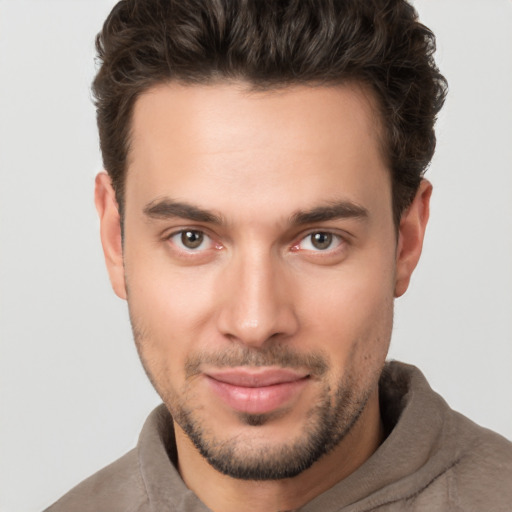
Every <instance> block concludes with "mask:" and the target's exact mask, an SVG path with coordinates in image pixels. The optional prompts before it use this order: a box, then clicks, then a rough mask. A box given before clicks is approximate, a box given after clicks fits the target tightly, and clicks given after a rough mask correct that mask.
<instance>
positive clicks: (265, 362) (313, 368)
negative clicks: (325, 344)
mask: <svg viewBox="0 0 512 512" xmlns="http://www.w3.org/2000/svg"><path fill="white" fill-rule="evenodd" d="M203 365H211V366H214V367H216V368H233V367H239V366H251V367H261V366H278V367H280V368H293V369H301V370H304V369H306V370H307V371H308V373H309V374H310V375H312V376H314V377H321V376H322V375H324V374H325V373H326V372H327V370H328V369H329V365H328V364H327V358H326V356H325V355H324V354H323V353H322V352H311V353H300V352H297V351H296V350H293V349H291V348H290V347H288V346H286V345H279V344H275V345H271V346H269V347H265V348H261V349H254V348H248V347H246V346H243V345H236V346H233V347H231V348H229V349H227V350H222V351H215V352H200V353H197V354H193V355H190V356H189V357H188V358H187V359H186V361H185V376H186V377H187V378H189V377H194V376H195V375H198V374H199V373H201V367H202V366H203Z"/></svg>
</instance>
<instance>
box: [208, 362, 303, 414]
mask: <svg viewBox="0 0 512 512" xmlns="http://www.w3.org/2000/svg"><path fill="white" fill-rule="evenodd" d="M204 375H205V377H206V379H207V381H208V384H209V386H210V389H211V390H212V391H213V392H214V394H215V395H217V396H218V397H219V398H220V399H221V400H222V401H223V402H224V403H225V404H226V405H227V406H228V407H229V408H231V409H234V410H235V411H238V412H243V413H246V414H265V413H270V412H272V411H275V410H277V409H279V408H282V407H284V406H286V405H287V404H289V403H290V402H291V401H292V400H293V399H294V398H296V397H297V396H298V395H299V394H300V392H301V391H302V389H303V388H304V386H306V384H307V383H308V381H309V380H310V375H309V374H307V373H304V372H300V371H297V370H291V369H286V368H257V369H251V368H230V369H223V370H212V371H207V372H205V374H204Z"/></svg>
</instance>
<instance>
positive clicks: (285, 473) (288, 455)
mask: <svg viewBox="0 0 512 512" xmlns="http://www.w3.org/2000/svg"><path fill="white" fill-rule="evenodd" d="M334 395H335V398H334V404H332V403H331V396H332V394H331V392H330V389H329V388H328V387H325V388H324V391H323V392H322V393H321V396H322V397H323V398H322V399H321V400H320V402H319V403H317V404H316V405H315V406H314V407H312V408H311V409H310V411H309V412H308V414H307V418H306V421H305V424H304V426H303V428H302V431H301V433H300V435H298V436H297V438H296V439H294V440H292V441H289V442H286V443H284V444H280V445H278V446H275V445H272V444H270V443H269V444H267V445H265V444H262V443H261V442H258V443H255V444H253V443H252V440H253V438H252V436H251V435H250V433H249V434H248V435H247V436H244V437H243V438H238V439H237V438H233V439H223V440H219V439H216V438H215V436H213V435H212V434H210V433H208V431H207V430H206V429H205V428H204V425H203V424H204V419H203V418H201V415H200V412H199V411H195V410H194V409H192V408H190V407H187V405H186V404H185V401H181V400H180V401H179V403H177V404H175V405H174V406H173V407H172V408H170V410H171V413H172V414H173V418H174V420H175V421H176V423H177V424H178V425H179V426H180V428H181V429H182V430H183V431H184V432H185V434H186V435H187V436H188V437H189V439H190V440H191V441H192V443H193V444H194V445H195V447H196V448H197V450H198V451H199V453H200V454H201V455H202V456H203V457H204V458H205V459H206V460H207V461H208V462H209V463H210V465H211V466H213V467H214V468H215V469H216V470H217V471H219V472H221V473H223V474H225V475H228V476H230V477H232V478H238V479H242V480H260V481H263V480H280V479H283V478H292V477H295V476H297V475H299V474H300V473H302V472H303V471H305V470H306V469H308V468H310V467H311V466H312V465H313V464H314V463H315V462H316V461H318V460H319V459H320V458H321V457H322V456H324V455H325V454H327V453H329V452H330V451H331V450H332V449H333V448H335V447H336V446H337V445H338V444H339V443H340V442H341V441H342V439H343V438H344V437H345V435H346V434H347V433H348V432H349V431H350V430H351V428H352V427H353V426H354V424H355V423H356V422H357V420H358V418H359V416H360V415H361V413H362V411H363V410H364V408H365V406H366V403H367V401H368V399H369V395H370V393H365V394H364V395H363V396H362V397H359V398H356V397H355V396H353V395H354V394H353V393H352V391H351V387H350V386H347V385H346V384H345V382H340V383H339V385H338V387H337V389H336V391H335V393H334ZM169 405H171V404H167V406H168V408H169ZM283 414H286V411H283ZM279 415H280V414H279V413H269V414H247V413H240V414H238V419H239V421H240V423H242V424H245V425H248V426H251V427H255V428H257V427H263V426H265V425H266V424H268V423H270V422H272V421H274V420H276V419H277V417H278V416H279Z"/></svg>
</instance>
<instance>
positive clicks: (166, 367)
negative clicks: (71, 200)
mask: <svg viewBox="0 0 512 512" xmlns="http://www.w3.org/2000/svg"><path fill="white" fill-rule="evenodd" d="M135 256H136V254H127V256H126V263H125V265H126V282H127V293H128V304H129V309H130V319H131V322H132V327H133V331H134V337H135V341H136V343H137V349H138V351H139V354H140V357H141V359H142V362H143V364H144V367H145V369H146V371H147V373H148V374H149V375H150V376H151V378H152V381H153V384H154V385H155V387H157V389H159V390H161V389H162V388H169V387H174V388H175V389H177V387H178V386H179V383H180V382H182V381H183V379H184V362H185V360H186V357H187V355H188V354H189V353H190V352H193V351H194V350H197V348H198V346H199V341H200V340H201V339H204V338H205V336H204V335H202V333H203V331H204V329H205V326H206V325H207V324H208V318H210V317H211V309H212V308H211V304H212V290H215V287H214V286H213V284H212V283H210V281H211V277H209V276H208V275H207V273H206V272H202V271H201V269H194V270H191V269H187V268H185V269H180V268H178V269H177V268H172V267H171V266H169V265H165V264H162V263H161V262H159V261H158V260H157V259H153V260H151V259H150V258H148V257H144V255H141V254H139V255H138V256H141V258H137V259H135Z"/></svg>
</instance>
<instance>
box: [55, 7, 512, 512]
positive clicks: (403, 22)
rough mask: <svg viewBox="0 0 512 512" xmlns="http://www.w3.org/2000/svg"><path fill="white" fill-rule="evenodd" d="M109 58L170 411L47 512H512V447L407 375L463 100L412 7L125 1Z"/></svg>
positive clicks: (129, 202) (159, 380)
mask: <svg viewBox="0 0 512 512" xmlns="http://www.w3.org/2000/svg"><path fill="white" fill-rule="evenodd" d="M97 46H98V51H99V57H100V60H101V62H102V65H101V68H100V70H99V72H98V75H97V77H96V80H95V82H94V92H95V95H96V99H97V109H98V126H99V131H100V141H101V148H102V152H103V158H104V164H105V169H106V171H107V173H103V174H100V175H99V176H98V177H97V180H96V206H97V209H98V213H99V216H100V222H101V238H102V244H103V249H104V253H105V259H106V263H107V267H108V270H109V275H110V279H111V282H112V286H113V288H114V291H115V292H116V294H117V295H119V296H120V297H122V298H124V299H126V300H127V301H128V306H129V311H130V318H131V322H132V327H133V333H134V338H135V341H136V345H137V349H138V351H139V354H140V357H141V360H142V363H143V365H144V368H145V370H146V372H147V374H148V377H149V378H150V380H151V382H152V383H153V385H154V387H155V389H156V390H157V391H158V393H159V394H160V396H161V397H162V400H163V402H164V405H162V406H161V407H159V408H158V409H157V410H155V411H154V412H153V413H152V414H151V416H150V417H149V418H148V420H147V422H146V425H145V426H144V429H143V431H142V433H141V436H140V441H139V444H138V447H137V449H136V450H134V451H132V452H130V453H128V454H127V455H125V456H124V457H123V458H121V459H120V460H118V461H117V462H115V463H113V464H112V465H111V466H109V467H107V468H105V469H104V470H102V471H100V472H99V473H97V474H96V475H94V476H92V477H91V478H90V479H88V480H86V481H85V482H83V483H82V484H80V485H79V486H78V487H76V488H75V489H73V490H72V491H71V492H70V493H69V494H68V495H66V496H65V497H63V498H62V499H61V500H60V501H59V502H57V503H56V504H55V505H54V506H53V507H50V509H49V510H51V511H59V510H73V511H75V510H77V511H79V510H95V511H99V510H109V511H114V510H119V511H121V510H123V511H124V510H137V511H146V510H158V511H163V510H186V511H205V510H209V509H210V510H214V511H223V512H224V511H227V512H230V511H235V510H236V511H278V510H299V509H300V510H304V511H317V510H321V511H335V510H336V511H339V510H347V511H348V510H382V511H384V510H457V509H460V510H503V511H505V510H509V509H510V503H511V502H512V491H511V490H510V487H511V486H510V483H511V481H512V446H511V444H510V443H509V442H508V441H506V440H505V439H503V438H501V437H499V436H498V435H496V434H493V433H491V432H489V431H486V430H484V429H482V428H480V427H478V426H476V425H474V424H473V423H471V422H470V421H469V420H467V419H466V418H463V417H462V416H460V415H458V414H457V413H455V412H454V411H452V410H450V409H449V408H448V406H447V405H446V404H445V402H444V401H443V400H442V399H441V398H440V397H439V396H438V395H436V394H435V393H434V392H433V391H432V390H431V389H430V388H429V386H428V384H427V383H426V381H425V379H424V377H423V376H422V375H421V373H420V372H419V371H418V370H417V369H415V368H413V367H409V366H407V365H403V364H400V363H389V364H386V363H385V359H386V354H387V350H388V346H389V342H390V338H391V329H392V318H393V300H394V298H395V297H398V296H400V295H402V294H403V293H405V291H406V289H407V287H408V284H409V280H410V277H411V274H412V272H413V270H414V268H415V266H416V264H417V262H418V260H419V257H420V253H421V248H422V242H423V237H424V233H425V228H426V224H427V221H428V214H429V199H430V194H431V190H432V187H431V185H430V184H429V183H428V181H426V180H424V179H423V178H422V176H423V172H424V171H425V169H426V167H427V165H428V163H429V161H430V159H431V157H432V154H433V151H434V146H435V137H434V132H433V125H434V121H435V118H436V115H437V113H438V111H439V109H440V108H441V106H442V103H443V99H444V95H445V89H446V85H445V81H444V78H443V77H442V76H441V75H440V74H439V71H438V70H437V68H436V66H435V64H434V62H433V58H432V53H433V50H434V38H433V36H432V34H431V33H430V31H429V30H428V29H426V28H425V27H424V26H422V25H421V24H419V22H418V21H417V19H416V14H415V12H414V10H413V9H412V7H411V6H410V5H409V4H407V3H406V2H404V1H397V0H395V1H385V0H378V1H377V0H375V1H371V2H360V1H359V0H357V1H356V0H344V1H343V0H339V1H316V2H314V1H311V2H304V1H280V2H277V1H275V2H274V1H266V2H261V1H256V0H254V1H247V0H246V1H242V0H240V1H235V0H229V1H228V0H225V1H214V0H211V1H207V2H206V1H205V2H193V1H192V0H190V1H186V0H180V1H177V0H176V1H172V0H146V1H140V0H139V1H137V0H128V1H126V0H125V1H122V2H120V3H119V4H117V5H116V7H115V8H114V10H113V11H112V13H111V15H110V16H109V18H108V19H107V21H106V23H105V25H104V27H103V31H102V32H101V34H100V36H99V38H98V43H97Z"/></svg>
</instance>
